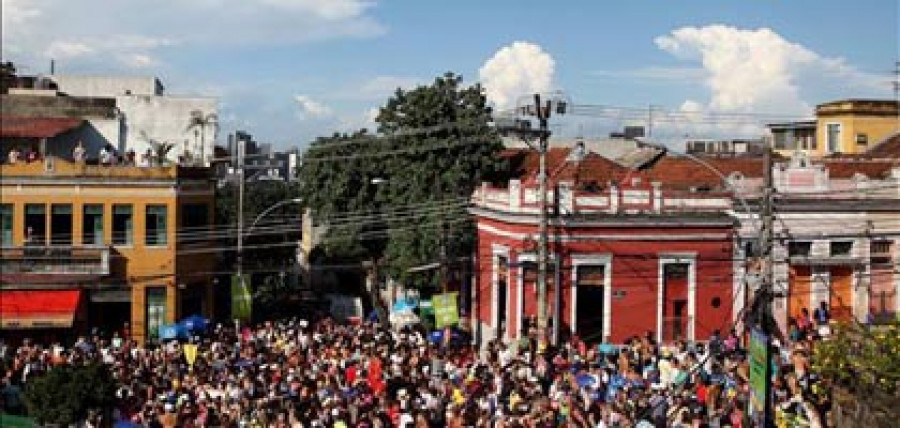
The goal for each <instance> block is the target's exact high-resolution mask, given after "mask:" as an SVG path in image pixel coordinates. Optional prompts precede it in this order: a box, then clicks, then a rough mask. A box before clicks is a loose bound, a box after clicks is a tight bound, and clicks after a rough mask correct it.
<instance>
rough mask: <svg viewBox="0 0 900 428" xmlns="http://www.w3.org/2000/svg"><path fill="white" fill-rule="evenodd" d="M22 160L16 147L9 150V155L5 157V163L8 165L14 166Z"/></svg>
mask: <svg viewBox="0 0 900 428" xmlns="http://www.w3.org/2000/svg"><path fill="white" fill-rule="evenodd" d="M21 158H22V152H20V151H19V148H18V147H13V148H11V149H9V154H7V155H6V162H7V163H9V164H10V165H15V164H17V163H19V161H20V160H21Z"/></svg>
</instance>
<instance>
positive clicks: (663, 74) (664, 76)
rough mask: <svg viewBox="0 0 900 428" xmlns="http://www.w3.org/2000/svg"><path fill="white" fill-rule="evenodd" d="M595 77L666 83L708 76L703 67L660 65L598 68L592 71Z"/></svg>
mask: <svg viewBox="0 0 900 428" xmlns="http://www.w3.org/2000/svg"><path fill="white" fill-rule="evenodd" d="M590 74H591V75H592V76H594V77H600V78H611V79H617V80H618V79H624V80H631V81H654V82H660V83H664V84H672V83H673V82H678V83H684V82H699V81H701V80H703V79H704V78H705V77H706V74H707V73H706V70H704V69H703V68H702V67H660V66H648V67H641V68H635V69H631V70H597V71H594V72H591V73H590Z"/></svg>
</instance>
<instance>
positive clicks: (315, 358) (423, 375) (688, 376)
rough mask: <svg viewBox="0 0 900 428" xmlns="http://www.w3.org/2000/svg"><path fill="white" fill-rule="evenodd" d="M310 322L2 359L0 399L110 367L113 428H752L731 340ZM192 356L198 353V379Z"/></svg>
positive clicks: (808, 380) (784, 386) (793, 414)
mask: <svg viewBox="0 0 900 428" xmlns="http://www.w3.org/2000/svg"><path fill="white" fill-rule="evenodd" d="M310 318H311V320H307V319H297V318H291V319H284V320H277V321H267V322H264V323H262V324H259V325H256V326H245V327H244V328H241V329H238V328H236V327H233V326H230V325H226V324H215V325H212V326H211V327H210V328H209V329H208V330H206V331H202V332H194V333H192V335H191V336H190V337H189V338H187V339H181V340H162V341H160V340H150V341H148V343H147V344H144V345H141V344H139V343H138V342H136V341H134V340H132V339H131V338H130V337H129V336H128V335H126V334H124V333H123V332H120V331H115V332H112V333H111V334H110V335H103V334H100V333H99V332H97V333H98V334H92V335H89V336H83V337H80V338H78V340H77V341H76V342H75V343H74V344H72V345H71V346H69V347H63V346H62V345H61V344H59V343H51V344H38V343H32V342H24V343H22V344H21V346H19V347H17V348H16V347H10V346H7V349H8V350H9V351H7V353H6V355H0V361H2V367H4V368H5V370H0V376H2V378H0V380H2V382H3V384H2V385H15V386H16V387H17V388H18V389H16V388H6V389H4V390H3V391H4V394H5V395H8V396H10V397H11V398H5V403H7V404H9V403H13V404H15V403H17V401H16V399H17V398H19V396H18V395H17V394H18V393H19V392H18V391H20V390H21V388H22V387H23V386H24V385H27V383H28V382H29V381H30V380H31V379H34V378H35V377H37V376H41V374H42V373H46V372H47V371H48V370H52V369H53V367H56V366H60V365H66V364H70V365H71V364H84V363H85V362H88V361H100V362H103V363H104V364H106V365H108V367H109V368H110V371H111V373H112V375H113V377H114V378H115V380H116V383H117V385H119V386H118V389H117V390H116V394H115V400H116V408H115V411H114V415H113V419H114V420H113V422H130V423H132V424H137V425H139V426H148V427H150V426H153V427H176V426H178V427H182V426H193V427H213V426H215V427H220V426H221V427H253V426H260V427H328V428H332V427H348V428H350V427H354V428H362V427H365V428H375V427H445V426H446V427H469V426H478V427H482V426H484V427H490V426H494V427H510V428H512V427H585V428H587V427H598V426H599V427H614V426H650V427H657V426H658V427H665V426H685V427H687V426H719V427H726V426H730V427H737V426H749V425H748V420H747V418H748V416H747V415H746V413H745V410H746V408H747V403H748V400H749V399H750V393H751V392H750V385H749V363H748V361H747V358H746V353H745V352H744V350H743V349H742V348H741V345H740V341H739V340H736V341H735V342H736V343H732V341H731V339H732V336H734V337H738V336H737V333H736V332H735V331H733V330H732V331H731V333H730V334H729V335H728V336H727V337H726V338H725V339H724V340H722V339H720V338H719V337H718V336H719V335H718V333H716V334H715V335H714V338H715V343H712V342H711V343H710V344H709V346H706V345H703V344H698V343H689V342H687V341H680V342H678V343H674V344H658V343H656V342H655V340H654V338H655V335H654V334H653V332H647V333H646V334H643V335H635V336H633V337H631V338H629V339H628V340H626V341H625V342H624V343H623V344H621V345H618V346H612V345H610V344H602V345H598V344H590V343H587V342H584V341H583V340H582V339H581V338H579V337H578V336H577V335H574V334H573V335H570V336H567V337H568V340H567V341H565V342H563V343H562V344H560V345H559V346H546V347H543V348H542V347H539V346H538V345H537V335H536V334H535V333H534V330H532V334H526V335H523V338H522V340H521V341H514V342H510V343H504V342H502V341H499V340H492V341H489V342H488V343H487V345H486V346H485V348H484V349H483V350H478V349H475V348H474V347H472V346H470V345H469V344H468V343H460V342H459V341H451V340H443V339H444V337H442V336H445V335H447V334H449V333H448V332H444V333H443V335H442V334H435V333H429V332H427V331H425V330H424V329H423V328H421V327H418V326H408V327H402V328H393V329H390V328H385V327H382V326H381V325H380V324H378V323H377V322H371V321H362V322H360V323H356V324H345V323H339V322H336V321H335V320H333V319H332V318H330V317H328V316H314V317H310ZM186 344H191V345H196V346H197V352H196V359H195V360H194V361H193V364H190V363H189V361H188V360H187V358H186V354H185V352H184V349H185V345H186ZM809 346H810V342H809V341H808V340H805V339H801V340H798V341H795V342H790V343H783V344H782V348H781V349H777V350H776V355H785V357H784V358H781V359H780V361H779V364H778V366H777V370H776V374H777V375H776V386H775V394H774V396H775V397H776V398H775V406H776V408H777V409H778V412H779V415H780V416H779V417H780V418H782V419H788V420H797V421H803V422H808V423H817V421H821V409H822V403H821V402H820V401H818V399H817V398H816V397H815V394H814V393H813V391H814V390H815V384H816V381H817V380H816V377H815V374H814V373H813V372H812V371H811V368H810V364H809V355H810V354H809V349H810V348H809ZM7 391H8V392H7ZM13 395H16V396H15V397H12V396H13Z"/></svg>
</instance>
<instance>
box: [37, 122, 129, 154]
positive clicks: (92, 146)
mask: <svg viewBox="0 0 900 428" xmlns="http://www.w3.org/2000/svg"><path fill="white" fill-rule="evenodd" d="M79 141H81V142H82V143H83V144H84V148H85V150H86V151H87V155H86V158H87V159H88V160H91V159H97V158H98V157H99V153H100V149H102V148H103V147H104V146H106V145H107V144H112V145H113V147H115V146H116V144H115V143H116V142H114V141H109V140H108V139H107V138H106V137H105V136H104V135H103V134H102V133H101V132H100V131H99V130H98V129H97V128H95V127H94V125H93V124H91V123H90V122H87V121H85V122H84V123H83V124H82V125H81V126H79V127H78V128H76V129H73V130H71V131H69V132H65V133H63V134H60V135H57V136H56V137H53V138H51V139H49V140H48V141H47V154H48V155H52V156H56V157H59V158H63V159H68V160H71V159H72V150H73V149H74V148H75V145H76V144H78V142H79Z"/></svg>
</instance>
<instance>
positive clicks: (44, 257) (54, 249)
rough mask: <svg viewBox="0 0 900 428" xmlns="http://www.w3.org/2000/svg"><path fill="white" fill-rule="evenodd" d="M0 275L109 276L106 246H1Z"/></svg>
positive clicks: (107, 249) (107, 248)
mask: <svg viewBox="0 0 900 428" xmlns="http://www.w3.org/2000/svg"><path fill="white" fill-rule="evenodd" d="M0 272H2V273H3V275H21V274H28V275H43V274H50V275H108V274H109V247H66V246H26V247H3V248H0Z"/></svg>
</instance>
